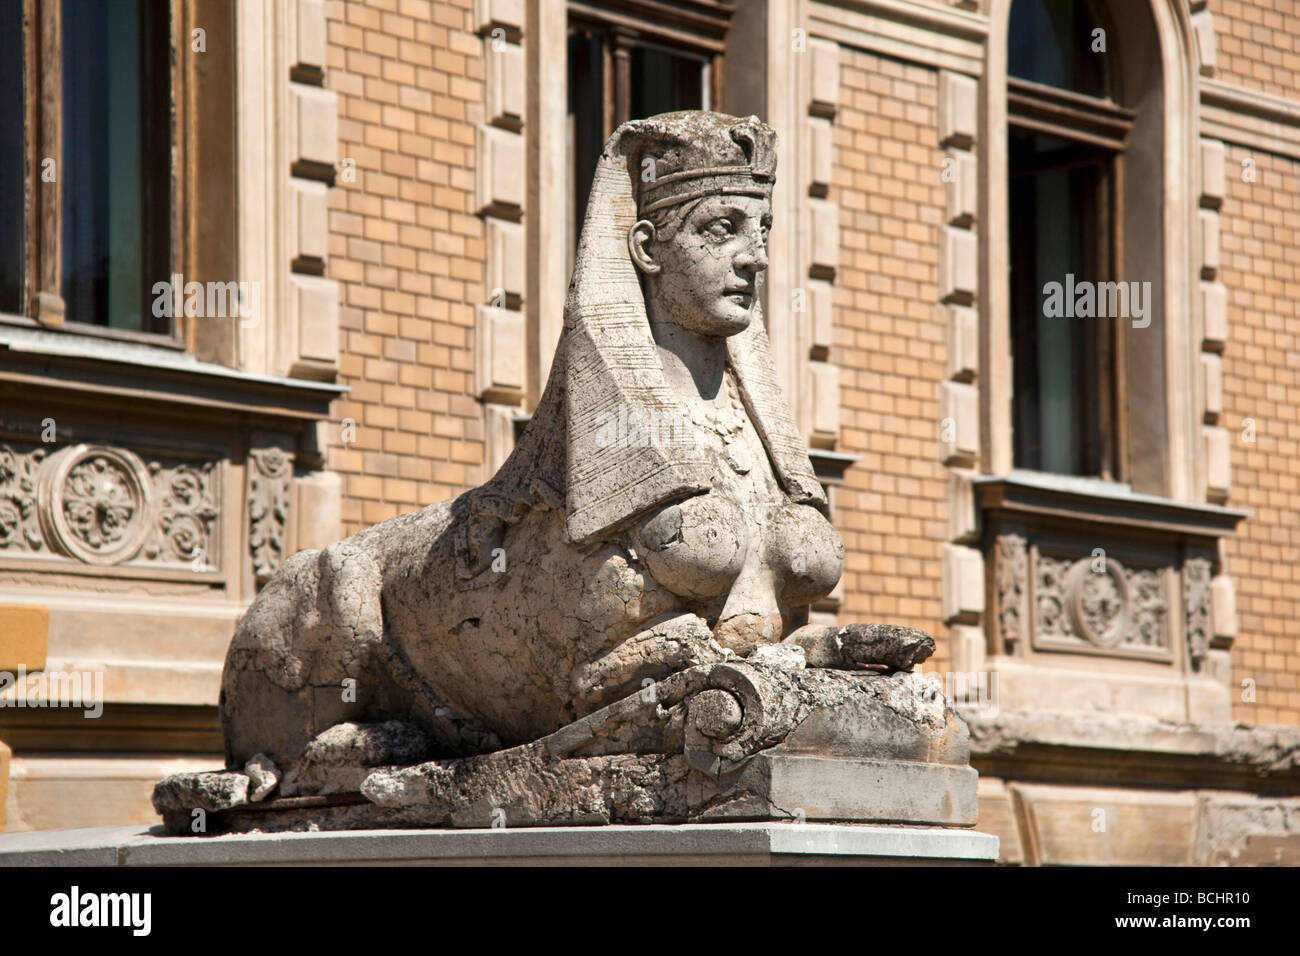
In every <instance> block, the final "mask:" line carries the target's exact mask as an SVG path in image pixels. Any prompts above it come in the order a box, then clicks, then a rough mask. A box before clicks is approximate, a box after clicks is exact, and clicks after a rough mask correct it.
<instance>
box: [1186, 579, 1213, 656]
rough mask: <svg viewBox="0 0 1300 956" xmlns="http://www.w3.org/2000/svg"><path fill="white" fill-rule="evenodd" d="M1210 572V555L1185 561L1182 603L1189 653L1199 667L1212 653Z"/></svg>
mask: <svg viewBox="0 0 1300 956" xmlns="http://www.w3.org/2000/svg"><path fill="white" fill-rule="evenodd" d="M1210 572H1211V565H1210V561H1209V559H1208V558H1188V559H1187V560H1186V561H1184V562H1183V603H1184V606H1185V608H1186V611H1187V653H1188V655H1189V656H1190V657H1191V660H1192V667H1193V668H1194V669H1195V670H1200V669H1201V665H1202V664H1204V663H1205V659H1206V657H1207V656H1209V653H1210V636H1211V635H1210Z"/></svg>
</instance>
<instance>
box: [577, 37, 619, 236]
mask: <svg viewBox="0 0 1300 956" xmlns="http://www.w3.org/2000/svg"><path fill="white" fill-rule="evenodd" d="M569 124H570V129H569V135H570V143H571V146H570V149H571V150H572V154H573V156H572V158H573V163H574V167H573V196H574V206H575V207H576V208H575V210H574V217H575V218H574V230H573V235H574V236H575V237H576V236H577V235H578V234H579V233H580V232H581V231H582V220H583V217H584V216H586V214H587V195H588V194H589V193H590V192H591V181H592V179H593V177H594V176H595V174H596V160H598V159H599V158H600V148H601V147H602V146H604V145H605V138H606V136H607V135H608V134H607V133H606V131H605V70H604V50H603V44H602V42H601V39H600V36H599V34H595V33H592V32H590V31H586V30H574V31H572V32H571V33H570V34H569ZM611 132H612V130H611ZM575 241H576V238H575Z"/></svg>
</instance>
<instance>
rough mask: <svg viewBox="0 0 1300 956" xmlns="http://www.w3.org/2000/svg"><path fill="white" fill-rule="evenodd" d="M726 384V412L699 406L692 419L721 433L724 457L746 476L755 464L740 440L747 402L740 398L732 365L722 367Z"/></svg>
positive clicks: (739, 472)
mask: <svg viewBox="0 0 1300 956" xmlns="http://www.w3.org/2000/svg"><path fill="white" fill-rule="evenodd" d="M723 377H724V379H725V380H726V383H727V406H728V407H727V409H726V410H725V411H716V410H712V409H710V410H708V411H705V410H704V409H701V408H698V407H697V408H696V409H695V411H694V413H693V414H692V415H691V421H693V422H694V423H695V424H696V425H698V426H700V427H701V428H707V429H708V430H709V431H711V432H713V433H714V434H716V435H718V437H720V438H721V439H722V456H723V458H725V459H726V460H727V464H728V465H730V466H731V469H732V470H733V471H735V472H736V473H737V474H740V475H745V474H748V473H749V469H750V468H752V467H753V462H752V461H751V459H750V455H749V451H748V450H747V449H746V448H745V446H744V444H743V443H742V442H741V435H742V433H743V432H744V430H745V420H746V419H745V405H744V403H743V402H742V401H741V400H740V390H739V389H738V388H737V387H736V380H735V378H734V377H733V376H732V374H731V369H730V368H724V369H723Z"/></svg>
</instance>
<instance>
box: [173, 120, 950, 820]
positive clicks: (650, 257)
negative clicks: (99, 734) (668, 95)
mask: <svg viewBox="0 0 1300 956" xmlns="http://www.w3.org/2000/svg"><path fill="white" fill-rule="evenodd" d="M775 156H776V153H775V134H774V133H773V132H772V130H771V129H770V128H768V127H767V126H765V125H764V124H762V123H761V122H759V121H758V120H757V118H755V117H749V118H747V119H740V118H737V117H731V116H723V115H721V114H715V113H703V112H686V113H675V114H667V115H664V116H660V117H655V118H652V119H649V120H638V121H633V122H630V123H626V124H624V125H623V126H622V127H620V128H619V129H618V130H617V131H616V132H615V134H614V136H613V137H612V138H611V139H610V141H609V143H608V144H606V147H605V150H604V152H603V154H602V156H601V158H600V162H599V165H598V167H597V170H596V176H595V180H594V185H593V187H592V192H591V197H590V200H589V204H588V210H589V211H588V216H587V221H586V224H585V226H584V229H583V233H582V237H581V239H580V241H579V246H578V260H577V266H576V268H575V271H574V277H573V282H572V284H571V287H570V292H569V298H568V302H567V305H566V308H565V329H564V335H563V337H562V338H561V341H560V343H559V347H558V349H557V351H556V356H555V360H554V362H553V363H552V371H551V377H550V381H549V383H548V385H547V388H546V391H545V393H544V394H543V396H542V398H541V402H540V404H539V406H538V408H537V410H536V412H535V414H534V416H533V418H532V422H531V424H530V426H529V428H528V430H527V431H526V432H525V434H524V435H523V436H522V437H521V438H520V440H519V442H518V444H517V445H516V447H515V450H514V452H513V454H512V455H511V456H510V457H509V459H507V461H506V462H505V463H504V464H503V465H502V467H501V468H500V469H499V470H498V471H497V473H496V474H495V475H494V476H493V478H492V479H491V480H489V481H488V482H487V483H486V484H484V485H483V486H481V487H479V488H476V489H474V490H472V491H470V492H467V493H466V494H464V495H462V496H460V497H459V498H457V499H455V500H454V501H450V502H445V503H442V504H438V505H433V506H431V507H429V508H426V509H424V510H423V511H419V512H416V513H413V514H408V515H403V516H401V517H398V518H394V519H392V520H389V521H386V522H383V523H382V524H380V525H376V526H375V527H373V528H369V529H366V530H365V531H362V532H360V533H358V534H356V535H354V536H352V537H351V538H348V539H347V540H345V541H342V542H339V543H337V544H332V545H330V546H328V547H326V548H323V549H321V550H307V551H302V552H299V553H298V554H296V555H294V556H293V557H291V558H289V559H288V560H286V561H285V562H284V563H283V565H282V566H280V568H279V570H278V571H276V572H275V573H274V574H273V576H271V577H270V579H269V581H268V582H267V584H266V587H265V588H264V589H263V591H262V593H261V594H260V595H259V597H258V599H257V600H256V601H255V602H254V604H253V606H252V607H251V608H250V609H249V611H248V614H247V615H246V616H245V617H244V619H243V621H242V622H241V624H240V626H239V629H238V631H237V633H236V635H235V638H234V641H233V643H232V645H231V648H230V652H229V655H228V657H227V660H226V668H225V673H224V677H223V683H222V701H221V714H222V724H223V729H224V732H225V738H226V751H227V770H226V771H225V772H219V773H209V774H191V775H177V776H174V777H171V778H168V779H167V780H164V781H163V782H162V783H160V784H159V786H158V789H157V791H156V793H155V807H156V808H157V809H158V810H159V812H160V813H162V815H163V816H164V819H165V821H166V823H167V825H168V826H169V828H171V829H172V830H174V831H178V832H200V831H199V829H198V828H197V827H196V826H195V821H196V820H198V821H200V823H201V825H202V828H203V830H202V832H216V831H220V830H248V829H286V828H294V827H323V828H358V827H394V826H487V825H493V824H498V823H504V824H506V825H509V826H516V825H534V826H537V825H550V824H586V823H623V822H626V823H659V822H682V821H688V820H728V819H745V820H751V819H783V818H791V817H793V818H799V819H825V820H852V821H889V822H912V823H926V824H941V825H959V826H969V825H972V824H973V823H974V807H975V774H974V772H973V771H972V770H970V769H969V767H968V766H967V763H968V745H967V736H966V729H965V726H964V724H963V723H962V721H961V719H960V718H959V717H957V716H956V714H954V712H953V711H952V710H951V708H950V707H948V705H947V703H946V702H945V701H944V700H943V698H942V696H940V695H938V694H937V692H936V691H935V689H934V688H933V687H931V686H930V685H929V684H927V682H925V681H922V680H920V679H914V678H912V677H911V676H909V675H908V674H906V672H907V671H909V670H910V669H911V668H912V667H913V666H914V665H915V664H917V663H919V662H921V661H923V660H925V659H926V658H927V657H928V656H929V655H930V654H931V653H933V651H934V642H933V640H932V639H931V638H930V637H929V636H928V635H925V634H922V633H921V632H919V631H915V630H913V629H910V628H902V627H893V626H888V625H871V624H855V625H849V626H847V627H840V628H837V627H833V626H826V625H813V624H809V623H808V620H809V606H810V605H811V603H812V602H814V601H816V600H818V599H819V598H821V597H823V596H825V595H826V594H828V593H829V592H830V591H831V589H832V588H834V586H835V585H836V582H837V581H838V579H839V577H840V573H841V571H842V568H843V545H842V543H841V542H840V539H839V536H838V535H837V534H836V533H835V531H834V529H833V528H832V527H831V526H830V524H829V522H828V521H827V519H826V515H825V511H826V498H825V494H824V492H823V490H822V488H821V485H820V483H819V482H818V480H817V478H816V477H815V476H814V473H813V469H812V466H811V463H810V462H809V459H808V453H807V448H806V447H805V445H804V442H803V440H802V438H801V437H800V433H799V430H798V429H797V427H796V426H795V424H794V422H793V420H792V417H791V415H790V412H789V409H788V407H787V406H786V403H785V401H784V399H783V397H782V395H781V393H780V390H779V388H778V386H777V383H776V374H775V370H774V366H773V362H772V358H771V355H770V350H769V346H768V340H767V334H766V331H765V326H764V323H763V318H762V311H761V304H760V291H761V290H760V276H761V274H762V273H763V271H764V270H765V269H766V267H767V233H768V229H769V228H770V224H771V204H770V198H771V192H772V187H773V184H774V181H775V165H776V160H775ZM196 811H202V813H200V814H197V815H196Z"/></svg>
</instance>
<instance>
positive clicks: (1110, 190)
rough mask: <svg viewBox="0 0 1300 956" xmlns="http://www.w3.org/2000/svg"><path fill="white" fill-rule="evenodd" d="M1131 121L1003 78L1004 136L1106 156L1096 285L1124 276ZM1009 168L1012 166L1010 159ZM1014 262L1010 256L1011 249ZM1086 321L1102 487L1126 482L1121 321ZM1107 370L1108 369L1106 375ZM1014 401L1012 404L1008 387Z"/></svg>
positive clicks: (1090, 99)
mask: <svg viewBox="0 0 1300 956" xmlns="http://www.w3.org/2000/svg"><path fill="white" fill-rule="evenodd" d="M1136 115H1137V114H1136V112H1135V111H1133V110H1130V109H1126V108H1124V107H1122V106H1119V105H1117V104H1116V103H1115V102H1113V101H1112V100H1110V99H1105V98H1100V97H1094V96H1089V95H1086V94H1082V93H1076V92H1073V91H1070V90H1062V89H1059V88H1057V87H1052V86H1047V85H1044V84H1041V83H1035V82H1032V81H1029V80H1024V79H1020V78H1018V77H1011V76H1008V77H1007V127H1008V132H1029V133H1041V134H1046V135H1049V136H1052V137H1055V138H1057V139H1060V140H1063V141H1064V142H1066V143H1068V144H1076V145H1078V146H1080V147H1088V152H1089V153H1091V154H1092V155H1093V156H1095V155H1096V154H1097V153H1098V152H1101V153H1102V154H1104V155H1106V156H1108V160H1109V161H1108V162H1107V163H1106V167H1107V168H1106V169H1105V170H1104V175H1103V176H1102V177H1101V181H1102V184H1103V185H1102V187H1101V188H1103V189H1104V190H1105V195H1102V196H1098V197H1097V202H1096V208H1097V209H1098V210H1099V211H1100V216H1101V221H1100V222H1098V223H1097V229H1096V247H1097V252H1096V255H1097V265H1098V275H1097V276H1096V279H1095V281H1098V282H1106V281H1118V280H1119V279H1120V277H1121V274H1122V272H1123V269H1122V268H1121V264H1122V263H1123V262H1124V261H1125V260H1124V229H1123V224H1124V222H1125V216H1124V209H1123V196H1124V178H1123V177H1124V152H1125V149H1126V147H1127V144H1128V139H1129V135H1130V133H1131V132H1132V129H1133V122H1134V119H1135V117H1136ZM1081 152H1082V151H1081ZM1086 161H1087V162H1093V161H1094V160H1093V159H1088V160H1086ZM1008 163H1009V164H1010V154H1009V153H1008ZM1016 173H1017V170H1016V169H1014V168H1011V167H1010V165H1008V174H1009V177H1014V176H1015V175H1016ZM1012 258H1013V260H1014V258H1015V252H1014V250H1013V251H1012ZM1013 295H1014V290H1013ZM1013 307H1014V303H1013ZM1092 321H1104V323H1105V324H1104V327H1103V328H1102V329H1101V330H1100V332H1101V334H1100V335H1099V336H1098V343H1099V347H1100V354H1099V355H1098V356H1096V358H1095V362H1096V368H1097V372H1096V376H1097V379H1098V394H1097V395H1096V396H1095V400H1096V401H1097V403H1098V406H1099V408H1098V415H1097V424H1098V429H1097V430H1098V432H1099V437H1098V439H1097V440H1098V441H1099V443H1100V448H1099V449H1097V450H1096V459H1097V460H1098V462H1099V465H1100V467H1099V475H1097V476H1094V477H1100V478H1101V479H1102V480H1106V481H1124V480H1126V476H1127V474H1128V471H1129V468H1128V462H1127V455H1128V427H1127V423H1126V420H1125V418H1126V415H1125V410H1126V409H1127V407H1128V399H1127V387H1126V382H1127V374H1126V371H1127V370H1126V368H1125V332H1124V326H1125V323H1123V322H1121V321H1117V320H1116V318H1115V317H1114V316H1111V317H1108V318H1106V319H1105V320H1092ZM1107 369H1108V370H1109V371H1108V372H1105V371H1104V370H1107ZM1013 374H1014V371H1013ZM1012 402H1013V405H1014V402H1015V391H1014V383H1013V391H1012ZM1085 440H1088V441H1090V440H1091V438H1090V436H1085ZM1013 455H1014V445H1013ZM1013 461H1014V459H1013Z"/></svg>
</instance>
